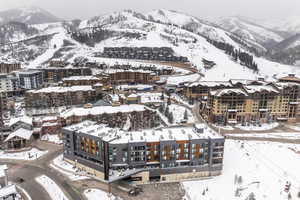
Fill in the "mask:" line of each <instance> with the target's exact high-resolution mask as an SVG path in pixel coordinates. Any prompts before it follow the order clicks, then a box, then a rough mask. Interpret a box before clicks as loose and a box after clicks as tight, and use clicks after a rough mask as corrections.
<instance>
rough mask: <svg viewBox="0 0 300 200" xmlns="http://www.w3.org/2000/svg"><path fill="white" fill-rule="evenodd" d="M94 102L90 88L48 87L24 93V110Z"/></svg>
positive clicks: (93, 94)
mask: <svg viewBox="0 0 300 200" xmlns="http://www.w3.org/2000/svg"><path fill="white" fill-rule="evenodd" d="M95 100H96V91H95V89H93V88H92V87H91V86H72V87H48V88H42V89H39V90H30V91H27V92H26V93H25V105H26V109H31V108H35V109H45V108H52V107H60V106H72V105H80V104H86V103H89V102H92V101H95Z"/></svg>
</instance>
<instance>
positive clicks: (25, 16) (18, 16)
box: [0, 7, 61, 24]
mask: <svg viewBox="0 0 300 200" xmlns="http://www.w3.org/2000/svg"><path fill="white" fill-rule="evenodd" d="M11 21H15V22H22V23H26V24H42V23H52V22H58V21H61V20H60V19H59V18H57V17H55V16H54V15H52V14H51V13H49V12H48V11H45V10H43V9H41V8H37V7H23V8H16V9H10V10H6V11H1V12H0V23H1V24H5V23H8V22H11Z"/></svg>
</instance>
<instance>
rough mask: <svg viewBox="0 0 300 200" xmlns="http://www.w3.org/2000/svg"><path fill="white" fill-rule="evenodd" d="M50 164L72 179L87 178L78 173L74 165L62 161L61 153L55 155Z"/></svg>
mask: <svg viewBox="0 0 300 200" xmlns="http://www.w3.org/2000/svg"><path fill="white" fill-rule="evenodd" d="M50 166H51V167H52V168H53V169H55V170H57V171H59V172H60V173H62V174H64V175H65V176H67V177H68V178H69V179H70V180H73V181H76V180H82V179H86V178H87V177H86V176H82V175H79V174H78V169H76V168H75V166H74V165H72V164H70V163H68V162H66V161H64V160H63V155H62V154H61V155H59V156H58V157H56V158H55V159H54V160H53V162H52V164H50Z"/></svg>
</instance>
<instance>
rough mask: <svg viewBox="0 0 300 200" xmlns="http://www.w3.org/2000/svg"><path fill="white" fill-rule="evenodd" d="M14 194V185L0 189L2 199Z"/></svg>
mask: <svg viewBox="0 0 300 200" xmlns="http://www.w3.org/2000/svg"><path fill="white" fill-rule="evenodd" d="M16 193H18V192H17V188H16V186H15V185H8V186H6V187H3V188H0V198H4V197H7V196H9V195H12V194H16Z"/></svg>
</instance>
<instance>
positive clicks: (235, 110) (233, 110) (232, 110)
mask: <svg viewBox="0 0 300 200" xmlns="http://www.w3.org/2000/svg"><path fill="white" fill-rule="evenodd" d="M227 111H228V112H237V109H228V110H227Z"/></svg>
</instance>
